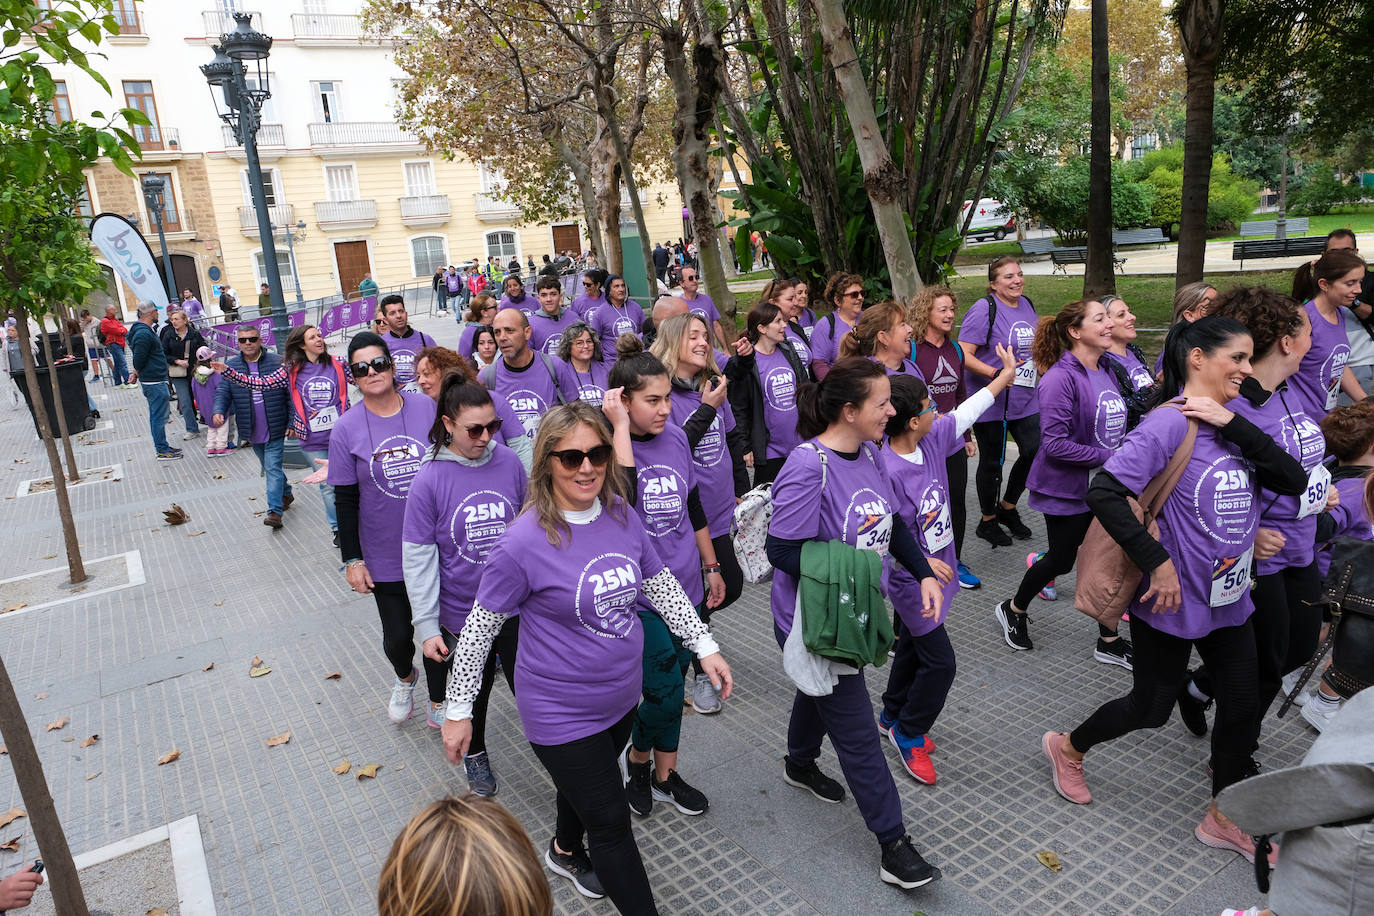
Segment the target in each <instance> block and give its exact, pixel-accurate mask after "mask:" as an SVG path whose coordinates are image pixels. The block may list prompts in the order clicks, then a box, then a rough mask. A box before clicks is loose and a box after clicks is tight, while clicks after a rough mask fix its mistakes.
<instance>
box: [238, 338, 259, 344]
mask: <svg viewBox="0 0 1374 916" xmlns="http://www.w3.org/2000/svg"><path fill="white" fill-rule="evenodd" d="M261 339H262V338H261V337H240V338H239V343H257V342H258V341H259V340H261Z"/></svg>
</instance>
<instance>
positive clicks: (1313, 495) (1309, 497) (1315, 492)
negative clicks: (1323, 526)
mask: <svg viewBox="0 0 1374 916" xmlns="http://www.w3.org/2000/svg"><path fill="white" fill-rule="evenodd" d="M1330 492H1331V472H1330V471H1328V470H1327V469H1326V465H1323V464H1319V465H1317V466H1316V467H1314V468H1313V469H1312V470H1311V471H1309V472H1308V474H1307V489H1306V490H1303V491H1302V496H1300V497H1299V498H1298V518H1307V517H1308V516H1309V515H1316V514H1317V513H1318V512H1320V511H1322V510H1323V509H1325V508H1326V497H1327V495H1328V494H1330Z"/></svg>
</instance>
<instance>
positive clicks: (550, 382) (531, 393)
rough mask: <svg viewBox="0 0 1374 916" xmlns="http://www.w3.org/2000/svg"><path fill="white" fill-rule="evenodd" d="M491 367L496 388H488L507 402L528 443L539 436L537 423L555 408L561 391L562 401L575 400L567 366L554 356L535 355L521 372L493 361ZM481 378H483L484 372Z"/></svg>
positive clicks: (503, 362) (575, 393)
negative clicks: (548, 364) (546, 361)
mask: <svg viewBox="0 0 1374 916" xmlns="http://www.w3.org/2000/svg"><path fill="white" fill-rule="evenodd" d="M545 359H547V360H548V361H549V363H551V364H552V366H553V371H552V372H550V371H549V367H548V366H547V365H546V364H545V362H544V360H545ZM493 366H494V368H493V369H492V374H493V375H494V376H495V384H493V385H491V386H489V387H490V388H491V390H492V391H498V392H500V393H501V394H503V395H505V397H506V398H507V399H508V400H509V401H510V406H511V407H512V408H513V409H514V410H515V415H516V416H517V417H519V418H520V422H521V424H522V425H524V427H525V434H526V435H527V436H529V437H530V441H531V442H533V441H534V437H535V435H536V434H537V433H538V432H539V421H540V419H542V418H543V416H544V413H545V412H546V411H547V410H548V409H549V408H550V407H553V406H555V405H557V404H558V394H559V392H560V391H561V392H562V394H563V399H564V400H566V401H576V400H577V385H576V384H575V383H574V382H573V379H572V373H571V371H569V369H568V364H567V363H565V362H563V361H562V360H561V359H559V358H558V357H557V356H549V357H543V356H540V355H539V354H538V353H535V354H534V358H533V359H531V360H530V363H529V365H528V366H526V367H525V368H523V369H520V370H515V369H512V368H511V367H510V366H507V365H506V361H505V360H504V359H498V360H496V362H495V363H494V364H493ZM482 374H483V375H485V374H486V370H483V373H482Z"/></svg>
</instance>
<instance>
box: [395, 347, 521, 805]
mask: <svg viewBox="0 0 1374 916" xmlns="http://www.w3.org/2000/svg"><path fill="white" fill-rule="evenodd" d="M450 352H452V351H450ZM454 356H455V357H456V356H457V354H454ZM437 394H438V410H437V416H436V417H435V421H434V426H433V427H432V428H431V429H430V431H429V441H430V443H431V444H432V445H433V448H431V449H430V450H429V453H428V454H427V455H426V456H425V460H424V463H422V464H421V465H420V470H419V471H417V472H416V474H415V479H414V480H413V481H412V482H411V485H410V495H409V497H408V498H407V499H406V506H405V525H404V527H403V528H402V530H401V553H402V557H403V560H404V563H405V583H406V594H407V595H409V596H410V604H411V608H412V609H413V611H412V612H413V614H414V616H413V618H412V621H411V622H412V623H413V624H414V625H415V629H416V630H418V631H419V633H420V642H421V646H422V648H423V651H424V654H425V657H426V658H427V659H430V660H432V661H434V662H437V663H439V664H440V665H442V666H444V668H445V669H446V670H447V669H448V668H449V667H450V665H451V662H452V657H451V656H450V655H449V654H448V653H449V651H450V650H449V646H448V645H447V644H446V641H445V634H444V632H443V630H447V631H448V632H449V633H457V632H459V631H460V630H462V629H463V624H464V623H465V622H466V621H467V616H468V611H470V610H471V609H472V600H473V598H474V597H476V595H477V585H478V583H479V582H480V581H481V578H482V572H483V570H484V569H486V564H487V556H488V555H489V554H490V553H491V550H492V548H493V547H494V546H495V545H496V542H497V540H498V539H500V537H501V535H502V534H504V533H505V531H506V526H507V525H508V524H509V523H510V522H512V521H514V519H515V516H516V513H518V512H519V511H520V507H521V506H523V505H524V504H525V486H526V479H525V467H524V465H523V464H521V463H520V459H519V458H518V457H516V455H515V453H514V452H513V451H511V450H510V449H508V448H507V447H506V446H504V445H502V444H501V443H500V442H498V441H497V436H496V433H498V432H499V431H500V430H501V429H502V427H503V426H504V421H503V420H502V418H501V417H500V416H499V415H498V414H497V412H496V405H495V404H494V403H492V399H493V395H492V394H491V393H490V392H488V391H487V389H486V388H484V387H483V386H482V384H481V383H480V382H478V381H477V380H476V379H472V378H469V377H467V376H464V375H462V374H460V373H458V372H450V373H449V374H447V375H445V376H444V379H443V384H442V386H441V388H440V389H439V391H438V392H437ZM515 438H518V439H524V440H526V441H528V439H527V437H526V436H525V435H524V433H523V432H521V433H518V434H517V435H516V437H515ZM519 638H520V618H519V617H518V616H514V615H513V616H511V617H509V618H508V619H507V620H506V622H505V624H504V625H503V626H502V627H501V630H500V631H499V632H498V633H497V634H496V640H495V642H493V644H492V649H491V651H490V652H489V653H487V658H486V661H485V663H484V664H483V666H482V683H481V686H480V687H479V688H478V691H477V698H476V700H475V701H474V702H473V708H472V742H471V743H470V744H469V745H468V755H467V757H466V758H465V759H464V760H463V768H464V770H465V771H466V772H467V777H468V787H469V788H470V789H472V791H473V792H475V793H476V794H478V795H495V794H496V777H495V775H493V774H492V771H491V764H490V762H489V760H488V758H487V743H486V725H487V701H488V699H489V698H490V697H491V687H492V684H493V683H494V682H495V680H496V665H497V657H498V656H500V659H501V673H502V674H504V675H505V678H506V684H507V685H508V686H509V687H510V689H511V692H512V693H514V692H515V659H516V652H517V650H518V646H519ZM429 724H430V727H432V728H440V727H442V726H443V724H444V704H443V703H442V702H440V703H438V704H435V703H430V709H429Z"/></svg>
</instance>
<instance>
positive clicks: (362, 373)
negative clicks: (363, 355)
mask: <svg viewBox="0 0 1374 916" xmlns="http://www.w3.org/2000/svg"><path fill="white" fill-rule="evenodd" d="M391 366H392V362H391V357H390V356H374V357H372V359H370V360H368V361H367V362H365V363H353V364H352V365H350V366H349V367H348V371H349V372H351V373H353V377H354V378H367V376H368V375H369V374H370V373H372V372H375V373H377V374H378V375H381V374H382V373H383V372H385V371H386V370H388V369H390V368H391Z"/></svg>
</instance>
